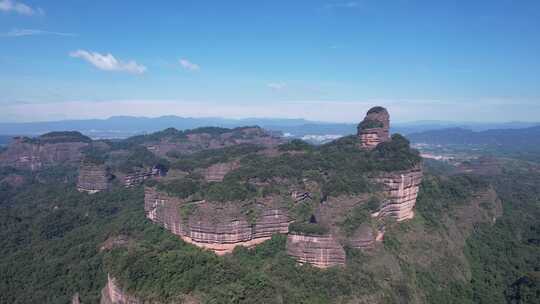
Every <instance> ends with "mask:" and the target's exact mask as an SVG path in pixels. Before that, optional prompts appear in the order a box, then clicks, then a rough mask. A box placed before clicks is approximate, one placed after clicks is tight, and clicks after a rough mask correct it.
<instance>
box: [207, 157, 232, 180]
mask: <svg viewBox="0 0 540 304" xmlns="http://www.w3.org/2000/svg"><path fill="white" fill-rule="evenodd" d="M239 167H240V162H239V161H237V160H235V161H231V162H226V163H217V164H213V165H211V166H210V167H208V168H206V169H204V171H203V176H204V179H206V181H208V182H221V181H223V178H224V177H225V175H226V174H227V173H229V172H231V171H233V170H235V169H238V168H239Z"/></svg>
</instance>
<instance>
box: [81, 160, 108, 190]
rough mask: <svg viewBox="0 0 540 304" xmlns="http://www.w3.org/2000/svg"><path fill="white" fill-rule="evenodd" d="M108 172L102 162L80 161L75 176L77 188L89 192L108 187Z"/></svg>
mask: <svg viewBox="0 0 540 304" xmlns="http://www.w3.org/2000/svg"><path fill="white" fill-rule="evenodd" d="M109 180H110V174H109V170H108V169H107V167H106V166H105V165H104V164H93V163H87V162H82V163H81V166H80V167H79V177H78V178H77V190H78V191H79V192H87V193H90V194H93V193H96V192H99V191H103V190H107V188H109Z"/></svg>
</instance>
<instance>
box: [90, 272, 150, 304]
mask: <svg viewBox="0 0 540 304" xmlns="http://www.w3.org/2000/svg"><path fill="white" fill-rule="evenodd" d="M143 303H144V301H142V300H141V299H138V298H137V297H135V296H132V295H129V294H128V293H126V292H124V291H123V290H122V288H120V286H119V285H118V283H117V282H116V279H114V278H113V277H112V276H111V275H110V274H107V285H105V287H104V288H103V289H102V290H101V301H100V304H143Z"/></svg>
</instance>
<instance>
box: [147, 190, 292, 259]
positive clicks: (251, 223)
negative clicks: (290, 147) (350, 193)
mask: <svg viewBox="0 0 540 304" xmlns="http://www.w3.org/2000/svg"><path fill="white" fill-rule="evenodd" d="M254 209H255V210H252V213H253V214H254V215H253V216H252V217H248V216H247V215H246V214H245V213H243V212H242V211H241V210H240V209H239V208H238V206H237V205H235V204H233V203H230V204H227V203H220V204H219V205H218V206H216V204H213V203H210V202H206V201H199V202H185V201H183V200H181V199H179V198H176V197H172V196H169V195H167V194H165V193H161V192H158V191H156V190H155V189H153V188H146V189H145V213H146V217H147V218H148V219H150V220H151V221H153V222H156V223H158V224H160V225H162V226H163V227H164V228H165V229H167V230H169V231H171V232H172V233H173V234H176V235H178V236H180V237H181V238H182V239H183V240H184V241H186V242H188V243H191V244H194V245H196V246H198V247H201V248H206V249H209V250H212V251H214V252H215V253H216V254H219V255H221V254H226V253H230V252H232V251H233V249H234V247H236V246H245V247H251V246H254V245H256V244H259V243H262V242H264V241H266V240H268V239H269V238H270V237H271V236H272V234H274V233H288V231H289V221H290V220H289V216H288V213H287V210H286V209H284V208H281V207H279V206H277V205H276V204H275V203H274V202H263V203H260V204H258V205H257V206H255V207H254ZM181 210H185V211H184V212H183V213H181V212H182V211H181Z"/></svg>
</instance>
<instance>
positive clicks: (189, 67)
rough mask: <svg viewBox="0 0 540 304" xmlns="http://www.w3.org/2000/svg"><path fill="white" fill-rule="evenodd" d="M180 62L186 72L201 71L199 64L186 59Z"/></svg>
mask: <svg viewBox="0 0 540 304" xmlns="http://www.w3.org/2000/svg"><path fill="white" fill-rule="evenodd" d="M179 62H180V65H181V66H182V67H183V68H184V69H186V70H190V71H198V70H200V69H201V67H200V66H199V65H198V64H195V63H193V62H191V61H189V60H187V59H184V58H182V59H180V60H179Z"/></svg>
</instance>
